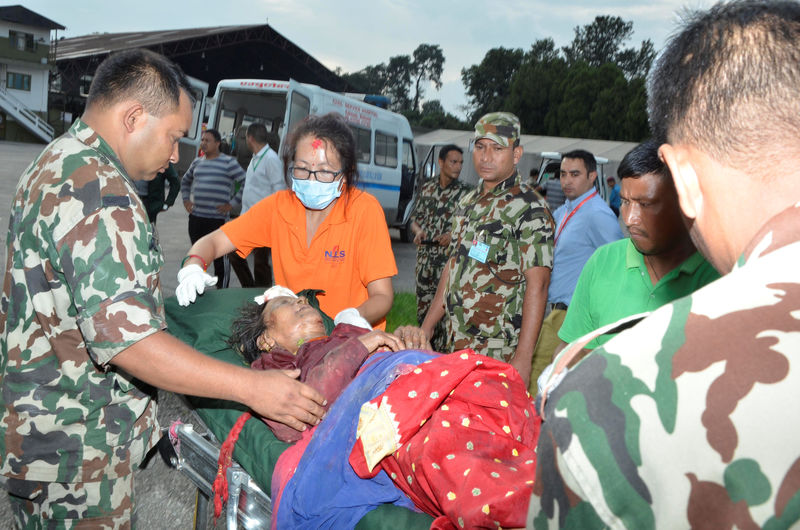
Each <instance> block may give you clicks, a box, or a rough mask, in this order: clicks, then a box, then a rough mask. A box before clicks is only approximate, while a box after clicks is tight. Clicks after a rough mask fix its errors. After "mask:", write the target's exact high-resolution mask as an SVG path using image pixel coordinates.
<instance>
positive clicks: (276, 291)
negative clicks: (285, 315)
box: [253, 285, 297, 305]
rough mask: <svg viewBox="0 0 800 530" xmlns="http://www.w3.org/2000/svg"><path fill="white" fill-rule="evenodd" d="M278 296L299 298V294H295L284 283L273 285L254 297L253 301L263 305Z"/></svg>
mask: <svg viewBox="0 0 800 530" xmlns="http://www.w3.org/2000/svg"><path fill="white" fill-rule="evenodd" d="M278 296H288V297H290V298H297V295H296V294H294V293H293V292H292V290H291V289H289V288H288V287H284V286H283V285H273V286H272V287H270V288H269V289H267V290H266V291H264V294H262V295H259V296H256V297H254V298H253V301H254V302H255V303H257V304H258V305H261V304H263V303H264V302H266V301H268V300H272V299H273V298H277V297H278Z"/></svg>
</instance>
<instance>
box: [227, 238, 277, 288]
mask: <svg viewBox="0 0 800 530" xmlns="http://www.w3.org/2000/svg"><path fill="white" fill-rule="evenodd" d="M269 255H270V250H269V248H266V247H264V248H254V249H253V273H252V274H251V273H250V266H249V265H248V264H247V260H246V259H245V258H242V257H240V256H239V254H237V253H236V252H235V251H234V252H231V253H230V254H228V258H229V259H230V262H231V268H232V269H233V271H234V272H235V273H236V277H237V278H239V283H240V284H242V287H269V286H270V285H272V267H270V264H269Z"/></svg>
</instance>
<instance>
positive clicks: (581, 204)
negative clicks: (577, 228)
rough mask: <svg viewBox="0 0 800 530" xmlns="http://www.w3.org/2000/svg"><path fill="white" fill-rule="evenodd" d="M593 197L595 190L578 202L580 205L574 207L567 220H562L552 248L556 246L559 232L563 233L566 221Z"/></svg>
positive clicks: (595, 193)
mask: <svg viewBox="0 0 800 530" xmlns="http://www.w3.org/2000/svg"><path fill="white" fill-rule="evenodd" d="M595 195H597V190H594V193H592V194H591V195H589V196H588V197H586V198H585V199H583V200H582V201H581V202H580V204H578V206H576V207H575V209H574V210H572V211H571V212H569V215H568V216H567V218H566V219H564V222H563V223H561V227H560V228H559V229H558V233H557V234H556V240H555V242H553V246H556V245H557V244H558V237H559V236H560V235H561V232H563V231H564V227H565V226H567V221H569V220H570V219H571V218H572V216H573V215H575V212H577V211H578V210H580V209H581V206H583V205H584V204H586V201H588V200H589V199H591V198H592V197H594V196H595Z"/></svg>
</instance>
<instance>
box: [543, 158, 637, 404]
mask: <svg viewBox="0 0 800 530" xmlns="http://www.w3.org/2000/svg"><path fill="white" fill-rule="evenodd" d="M596 179H597V162H596V161H595V158H594V155H592V153H590V152H588V151H584V150H582V149H578V150H575V151H570V152H569V153H565V154H564V155H563V156H562V157H561V172H560V181H561V189H562V190H563V191H564V195H565V196H566V198H567V200H566V202H564V204H563V205H562V206H561V207H560V208H559V209H558V210H556V211H555V212H554V213H553V218H554V219H555V222H556V231H555V242H554V258H553V274H552V276H551V277H550V288H549V289H548V293H547V302H548V314H547V316H546V318H545V319H544V322H543V323H542V327H541V333H539V335H538V337H539V340H538V341H537V342H536V349H535V351H534V353H533V367H532V369H531V380H530V385H531V386H530V389H531V393H534V394H535V392H534V390H535V389H536V380H537V379H538V377H539V374H541V373H542V371H543V370H544V369H545V367H546V366H547V365H548V364H550V361H551V360H552V358H553V353H554V352H555V350H556V348H557V347H558V345H559V344H560V341H559V339H558V330H559V329H560V328H561V324H562V323H563V322H564V317H565V316H566V314H567V308H568V307H569V304H570V301H571V300H572V293H573V291H574V290H575V285H576V284H577V283H578V276H580V274H581V270H583V266H584V265H585V264H586V262H587V261H588V260H589V257H590V256H591V255H592V253H593V252H594V251H595V250H596V249H597V248H598V247H600V246H602V245H605V244H606V243H611V242H612V241H616V240H618V239H621V238H622V231H621V230H620V227H619V222H618V220H617V217H616V216H615V215H614V212H612V211H611V209H610V208H609V207H608V205H607V204H606V203H605V201H604V200H603V199H602V198H601V197H600V194H599V193H598V191H597V188H596V187H595V180H596Z"/></svg>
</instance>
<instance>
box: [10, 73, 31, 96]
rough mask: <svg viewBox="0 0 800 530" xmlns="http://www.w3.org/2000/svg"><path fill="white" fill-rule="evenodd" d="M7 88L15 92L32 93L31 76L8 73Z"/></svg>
mask: <svg viewBox="0 0 800 530" xmlns="http://www.w3.org/2000/svg"><path fill="white" fill-rule="evenodd" d="M6 87H8V88H13V89H15V90H26V91H28V92H30V91H31V76H29V75H28V74H18V73H16V72H8V73H7V74H6Z"/></svg>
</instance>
